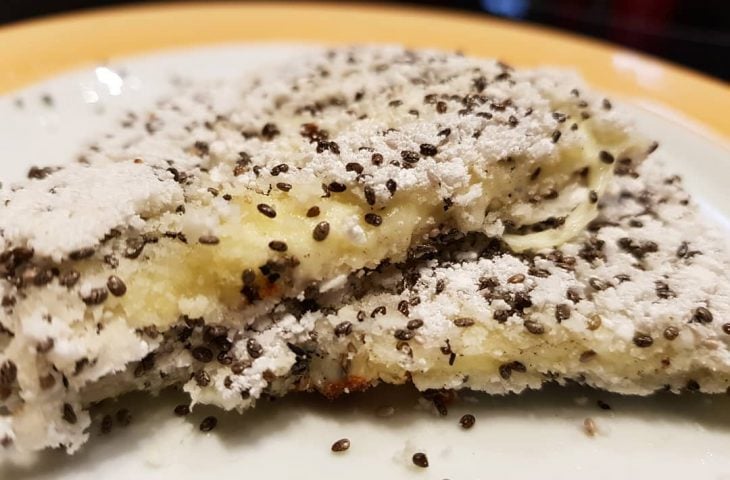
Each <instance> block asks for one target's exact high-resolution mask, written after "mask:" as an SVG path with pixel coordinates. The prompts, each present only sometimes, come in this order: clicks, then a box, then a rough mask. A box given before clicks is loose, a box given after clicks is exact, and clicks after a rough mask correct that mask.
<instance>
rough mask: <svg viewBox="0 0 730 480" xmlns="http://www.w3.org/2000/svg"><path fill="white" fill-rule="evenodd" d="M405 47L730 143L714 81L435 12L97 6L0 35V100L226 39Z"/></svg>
mask: <svg viewBox="0 0 730 480" xmlns="http://www.w3.org/2000/svg"><path fill="white" fill-rule="evenodd" d="M273 41H279V42H306V43H313V42H319V43H325V44H342V43H402V44H405V45H407V46H409V47H432V48H441V49H452V50H461V51H463V52H465V53H466V54H471V55H478V56H491V57H498V58H501V59H503V60H505V61H507V62H509V63H511V64H514V65H517V66H521V67H532V66H539V65H551V66H558V67H568V68H572V69H575V70H577V71H579V72H580V73H581V74H582V75H583V76H584V77H585V78H586V79H587V80H588V82H589V83H590V84H591V85H593V86H595V87H597V88H599V89H602V90H604V91H606V92H610V93H614V94H619V95H623V96H627V97H636V98H641V99H648V100H650V101H653V102H657V103H659V104H661V105H662V106H665V107H669V108H670V109H672V110H674V111H676V112H680V113H681V114H683V115H686V116H687V117H690V118H692V119H694V120H696V121H699V122H700V123H701V124H704V126H705V127H706V128H708V130H709V131H713V130H714V132H715V133H718V134H720V135H721V136H724V137H725V139H729V138H730V117H729V116H728V115H727V112H728V111H730V88H729V87H728V85H727V84H725V83H723V82H722V81H720V80H717V79H714V78H711V77H708V76H705V75H703V74H700V73H698V72H694V71H692V70H689V69H686V68H684V67H679V66H676V65H672V64H670V63H667V62H664V61H661V60H657V59H654V58H652V57H649V56H647V55H643V54H640V53H636V52H633V51H630V50H626V49H623V48H620V47H617V46H613V45H610V44H607V43H604V42H601V41H597V40H593V39H588V38H583V37H580V36H577V35H573V34H569V33H564V32H560V31H553V30H551V29H548V28H544V27H537V26H533V25H529V24H528V25H526V24H516V23H512V22H508V21H504V20H498V19H493V18H485V17H483V16H481V15H479V16H477V15H468V14H465V13H458V12H451V11H445V10H438V9H432V8H426V9H423V8H414V7H402V6H385V5H361V4H347V3H345V4H337V5H333V4H320V3H310V2H306V3H304V2H296V3H290V2H255V3H247V4H236V3H225V2H205V3H184V4H179V3H178V4H166V3H159V4H145V5H136V6H123V7H111V8H101V9H94V10H87V11H82V12H80V13H70V14H62V15H56V16H51V17H46V18H41V19H37V20H31V21H26V22H20V23H16V24H11V25H8V26H5V27H2V28H0V94H2V93H8V92H11V91H13V90H15V89H18V88H21V87H24V86H27V85H29V84H31V83H34V82H37V81H40V80H43V79H45V78H47V77H49V76H52V75H54V74H57V73H60V72H63V71H66V70H69V69H72V68H76V67H81V66H84V65H88V64H92V63H98V62H101V61H105V60H108V59H109V58H118V57H124V56H130V55H134V54H141V53H146V52H153V51H156V50H164V49H172V48H182V47H190V46H203V45H210V44H216V43H232V42H273Z"/></svg>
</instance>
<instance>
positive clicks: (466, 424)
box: [459, 413, 477, 430]
mask: <svg viewBox="0 0 730 480" xmlns="http://www.w3.org/2000/svg"><path fill="white" fill-rule="evenodd" d="M476 421H477V419H476V418H475V417H474V415H472V414H470V413H467V414H466V415H463V416H462V417H461V418H460V419H459V425H461V428H463V429H464V430H469V429H470V428H471V427H473V426H474V424H475V423H476Z"/></svg>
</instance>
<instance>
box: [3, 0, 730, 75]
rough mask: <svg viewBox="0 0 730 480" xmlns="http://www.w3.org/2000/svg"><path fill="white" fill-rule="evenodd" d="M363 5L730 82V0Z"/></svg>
mask: <svg viewBox="0 0 730 480" xmlns="http://www.w3.org/2000/svg"><path fill="white" fill-rule="evenodd" d="M124 3H138V4H139V3H145V2H143V1H139V0H138V1H136V2H131V1H124V0H0V23H9V22H14V21H19V20H23V19H28V18H32V17H37V16H41V15H47V14H51V13H58V12H63V11H72V10H78V9H83V8H90V7H96V6H108V5H116V4H124ZM337 3H342V2H341V1H340V2H337ZM360 3H389V4H408V5H411V6H416V7H418V6H423V7H431V8H434V7H435V8H441V9H444V10H457V11H466V12H470V13H471V14H472V15H491V16H498V17H502V18H508V19H512V20H514V21H516V22H530V23H534V24H540V25H545V26H550V27H555V28H560V29H564V30H570V31H573V32H577V33H581V34H584V35H588V36H591V37H597V38H601V39H605V40H608V41H611V42H614V43H618V44H621V45H624V46H626V47H629V48H633V49H636V50H641V51H644V52H647V53H650V54H652V55H656V56H659V57H662V58H665V59H667V60H671V61H674V62H676V63H680V64H683V65H685V66H688V67H691V68H694V69H697V70H700V71H703V72H705V73H707V74H710V75H714V76H716V77H719V78H721V79H723V80H725V81H728V80H730V0H452V1H444V0H441V1H439V0H422V1H416V0H411V1H399V2H383V1H381V2H360Z"/></svg>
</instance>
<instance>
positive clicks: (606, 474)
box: [0, 45, 730, 480]
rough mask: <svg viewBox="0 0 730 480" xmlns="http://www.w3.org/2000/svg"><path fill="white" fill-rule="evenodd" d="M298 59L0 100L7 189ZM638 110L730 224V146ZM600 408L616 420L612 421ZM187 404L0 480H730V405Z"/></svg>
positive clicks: (190, 58) (649, 401)
mask: <svg viewBox="0 0 730 480" xmlns="http://www.w3.org/2000/svg"><path fill="white" fill-rule="evenodd" d="M300 51H301V47H295V46H291V45H288V46H287V45H266V46H264V45H248V46H244V45H229V46H220V47H212V48H211V47H208V48H201V49H194V50H185V51H176V52H168V53H162V54H155V55H149V56H144V57H137V58H133V59H127V60H123V61H119V62H114V64H113V65H107V66H99V67H97V68H89V69H84V70H80V71H77V72H74V73H70V74H66V75H63V76H59V77H56V78H54V79H52V80H50V81H47V82H45V83H43V84H40V85H36V86H33V87H30V88H27V89H24V90H21V91H18V92H15V93H12V94H9V95H6V96H4V97H1V96H0V180H2V181H4V182H12V181H14V180H17V179H19V178H22V177H23V176H24V175H25V173H26V172H27V170H28V168H29V167H30V166H31V165H47V164H58V163H63V162H69V161H72V160H73V159H74V154H75V153H76V152H77V151H78V150H79V149H80V147H81V145H83V144H84V143H85V142H86V141H88V140H90V139H92V138H93V137H94V135H95V134H98V133H99V132H103V131H105V130H107V129H108V128H110V127H111V126H112V125H113V120H114V119H116V118H118V117H119V115H120V113H121V112H122V111H124V110H126V109H130V108H132V109H140V108H144V107H146V106H148V107H149V106H151V104H152V102H153V100H154V99H156V98H158V97H161V96H164V94H165V93H166V89H167V88H168V86H169V80H170V78H171V77H173V76H175V75H182V76H184V77H187V78H197V79H208V78H216V77H222V76H228V77H231V76H233V77H235V76H239V75H241V74H242V73H244V72H245V71H247V70H249V69H253V68H259V67H261V66H262V65H263V64H267V63H276V62H282V61H286V60H287V59H288V58H291V57H292V56H293V55H296V54H297V52H300ZM44 96H48V98H50V99H52V105H48V104H47V103H48V102H46V101H44ZM627 100H628V103H629V104H630V107H631V109H632V110H633V111H634V113H635V114H636V116H637V118H638V121H639V122H638V123H639V127H640V129H641V130H642V131H644V132H645V133H646V134H648V135H650V136H651V137H653V138H656V139H658V140H659V141H660V143H661V144H662V148H663V149H664V150H665V151H668V152H671V153H672V154H673V157H674V158H676V159H677V160H676V161H675V162H674V164H673V165H672V167H673V168H674V169H676V171H677V172H679V173H681V174H683V175H684V176H685V177H686V185H687V187H688V188H689V189H690V191H691V192H692V193H694V194H695V195H696V197H697V198H698V199H700V200H701V201H702V202H703V206H704V207H706V209H707V211H708V212H709V213H710V214H711V215H714V216H715V218H717V219H718V221H723V222H727V218H728V217H730V189H728V187H727V181H728V179H730V150H728V147H727V146H726V145H724V144H723V143H722V141H720V140H715V139H711V138H709V137H707V136H706V135H704V134H703V132H702V129H701V127H698V126H697V125H694V124H693V123H692V122H691V121H689V120H686V119H683V118H682V117H681V116H677V115H675V114H672V115H667V112H666V111H664V110H663V109H662V108H661V106H658V105H655V104H652V103H651V102H648V101H645V100H642V99H627ZM19 104H22V107H21V106H19ZM0 214H2V211H1V210H0ZM698 233H699V234H701V232H698ZM598 399H601V400H603V401H605V402H607V403H608V404H609V405H610V406H611V407H612V408H611V410H602V409H600V408H599V407H598V406H597V403H596V402H597V400H598ZM183 401H184V398H183V396H182V395H180V394H177V393H174V392H169V393H166V394H164V395H162V396H161V397H158V398H152V397H149V396H147V395H143V394H135V395H130V396H128V397H126V398H124V399H122V400H119V401H116V402H106V403H105V404H103V405H101V406H100V407H98V408H97V409H96V410H95V411H94V415H95V416H96V417H97V418H100V416H101V415H103V414H105V413H114V412H115V411H117V410H118V409H119V408H121V407H122V406H124V407H128V408H130V410H131V411H132V414H133V417H134V418H133V422H132V424H131V425H130V426H129V427H127V428H120V427H115V430H114V431H113V432H112V433H111V434H109V435H106V436H104V437H101V438H98V439H97V438H95V439H92V441H91V442H90V443H89V444H88V445H87V446H85V447H84V448H83V449H82V451H81V452H80V453H79V454H77V455H75V456H73V457H69V456H67V455H66V454H64V453H62V452H47V453H44V454H41V455H38V456H35V457H30V456H29V457H23V458H14V459H7V460H5V461H4V463H2V464H0V479H3V480H6V479H7V480H10V479H12V480H16V479H21V478H22V479H51V478H53V479H61V480H70V479H94V480H98V479H102V478H103V479H108V480H115V479H125V480H127V479H135V480H142V479H147V478H154V479H167V478H170V479H172V478H174V479H175V480H186V479H191V480H192V479H196V480H197V479H200V478H201V477H202V476H205V477H206V478H223V476H224V475H226V476H228V475H230V478H237V479H251V480H253V479H263V478H266V479H270V480H284V479H287V480H288V479H292V478H296V479H309V478H312V479H315V478H316V479H330V478H332V479H335V478H347V479H349V480H359V479H368V480H370V479H373V478H385V479H391V478H397V479H410V478H414V479H444V478H448V479H452V480H458V479H471V480H477V479H500V480H508V479H513V478H529V479H534V478H545V479H552V478H559V479H561V480H571V479H580V480H585V479H613V478H662V479H673V478H677V479H679V478H693V479H694V478H696V479H717V480H722V479H724V480H730V396H703V395H681V396H674V395H657V396H654V397H651V398H632V397H621V396H618V395H609V394H605V393H602V392H596V391H593V390H588V389H580V388H566V389H559V388H549V389H547V390H545V391H541V392H531V393H528V394H525V395H520V396H506V397H487V396H483V395H469V394H463V395H462V400H461V401H460V402H458V403H457V404H455V405H454V406H452V407H451V411H450V413H449V415H448V416H447V417H445V418H444V417H438V416H436V415H434V414H433V412H431V411H430V410H428V409H427V408H423V407H422V406H419V403H418V396H417V395H416V393H415V392H413V391H412V390H410V389H409V388H406V387H404V388H377V389H374V390H372V391H370V392H367V393H365V394H358V395H353V396H352V397H349V398H345V399H342V400H338V401H337V402H334V403H330V402H327V401H325V400H323V399H321V398H318V397H315V396H307V395H299V396H296V397H293V398H289V399H285V400H281V401H277V402H274V403H272V404H270V405H263V404H262V405H260V406H259V407H257V408H256V409H255V411H252V412H248V413H246V414H245V415H240V416H239V415H236V414H232V413H223V412H220V411H214V410H213V409H210V408H207V407H203V408H199V409H196V411H195V412H194V414H192V415H191V416H189V417H187V418H185V419H181V418H178V417H175V416H174V415H173V413H172V409H173V408H174V406H175V405H176V404H178V403H181V402H183ZM381 405H392V406H395V408H396V413H395V414H394V415H393V416H391V417H388V418H380V417H378V416H376V415H375V413H374V412H375V410H376V408H377V407H378V406H381ZM467 412H468V413H473V414H474V415H475V416H476V417H477V424H476V426H475V427H474V428H473V429H471V430H469V431H464V430H462V429H461V428H460V427H459V424H458V420H459V418H460V416H461V415H462V414H464V413H467ZM209 414H215V415H216V416H217V417H218V418H219V424H218V428H216V429H215V430H214V431H213V432H211V433H209V434H203V433H200V432H199V431H198V429H197V426H198V423H199V422H200V420H201V419H202V418H203V417H204V416H206V415H209ZM588 417H590V418H592V419H594V420H595V422H596V424H597V426H598V429H599V433H598V435H597V436H595V437H592V438H591V437H588V436H587V435H586V434H585V433H584V431H583V421H584V419H585V418H588ZM93 428H94V430H98V428H99V425H98V423H96V424H95V425H94V426H93ZM343 437H347V438H349V439H350V440H351V442H352V447H351V448H350V450H349V451H347V452H344V453H340V454H333V453H332V452H331V451H330V446H331V444H332V443H333V442H334V441H335V440H337V439H339V438H343ZM417 451H422V452H426V453H427V454H428V458H429V461H430V467H429V468H427V469H419V468H417V467H415V466H413V465H412V463H411V461H410V457H411V455H412V454H413V453H415V452H417Z"/></svg>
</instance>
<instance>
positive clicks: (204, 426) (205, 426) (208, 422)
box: [199, 416, 218, 432]
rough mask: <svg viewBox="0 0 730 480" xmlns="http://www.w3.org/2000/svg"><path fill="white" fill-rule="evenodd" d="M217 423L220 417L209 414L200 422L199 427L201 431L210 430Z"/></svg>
mask: <svg viewBox="0 0 730 480" xmlns="http://www.w3.org/2000/svg"><path fill="white" fill-rule="evenodd" d="M216 425H218V419H217V418H215V417H213V416H208V417H205V418H204V419H203V421H202V422H200V427H199V428H200V431H201V432H210V431H211V430H213V429H214V428H215V427H216Z"/></svg>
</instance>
